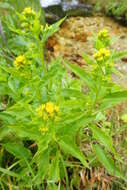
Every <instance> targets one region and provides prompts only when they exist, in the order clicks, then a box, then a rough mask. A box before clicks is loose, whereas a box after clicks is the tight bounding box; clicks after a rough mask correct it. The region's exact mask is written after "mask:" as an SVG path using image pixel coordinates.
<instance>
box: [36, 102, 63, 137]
mask: <svg viewBox="0 0 127 190" xmlns="http://www.w3.org/2000/svg"><path fill="white" fill-rule="evenodd" d="M36 112H37V115H38V117H39V118H40V117H41V118H42V119H43V120H44V122H47V121H48V120H50V119H51V120H53V121H56V122H57V121H59V116H58V113H59V107H58V106H56V105H55V104H54V103H52V102H47V103H46V104H41V105H40V106H39V107H38V108H37V109H36ZM40 131H41V132H42V133H43V134H45V133H47V132H48V127H47V124H46V123H45V125H42V126H41V127H40Z"/></svg>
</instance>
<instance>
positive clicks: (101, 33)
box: [98, 29, 110, 39]
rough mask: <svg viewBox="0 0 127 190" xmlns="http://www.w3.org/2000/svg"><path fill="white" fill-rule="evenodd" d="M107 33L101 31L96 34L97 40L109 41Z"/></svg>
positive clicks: (106, 31) (105, 30)
mask: <svg viewBox="0 0 127 190" xmlns="http://www.w3.org/2000/svg"><path fill="white" fill-rule="evenodd" d="M109 37H110V36H109V33H108V30H107V29H103V30H101V31H100V32H99V33H98V38H99V39H109Z"/></svg>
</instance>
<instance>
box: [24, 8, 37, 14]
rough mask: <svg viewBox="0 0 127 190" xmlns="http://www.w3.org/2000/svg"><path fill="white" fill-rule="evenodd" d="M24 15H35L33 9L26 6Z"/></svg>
mask: <svg viewBox="0 0 127 190" xmlns="http://www.w3.org/2000/svg"><path fill="white" fill-rule="evenodd" d="M23 14H24V15H25V16H35V14H36V13H35V11H34V10H33V9H32V8H31V7H26V8H25V9H24V11H23Z"/></svg>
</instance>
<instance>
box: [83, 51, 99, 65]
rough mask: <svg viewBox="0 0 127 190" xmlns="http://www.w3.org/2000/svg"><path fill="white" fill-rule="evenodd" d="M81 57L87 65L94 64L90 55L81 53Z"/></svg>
mask: <svg viewBox="0 0 127 190" xmlns="http://www.w3.org/2000/svg"><path fill="white" fill-rule="evenodd" d="M83 59H84V60H85V62H86V63H87V64H89V65H93V64H96V63H95V61H94V60H93V59H91V57H90V56H88V55H87V54H85V53H84V54H83Z"/></svg>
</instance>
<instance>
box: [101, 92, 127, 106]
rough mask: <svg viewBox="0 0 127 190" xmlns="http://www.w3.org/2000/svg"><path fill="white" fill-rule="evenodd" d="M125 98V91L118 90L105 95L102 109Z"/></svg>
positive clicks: (126, 97)
mask: <svg viewBox="0 0 127 190" xmlns="http://www.w3.org/2000/svg"><path fill="white" fill-rule="evenodd" d="M125 100H127V91H119V92H114V93H110V94H108V95H106V96H105V97H104V99H103V101H102V106H101V108H102V109H106V108H110V107H112V106H113V105H116V104H119V103H120V102H122V101H125Z"/></svg>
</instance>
